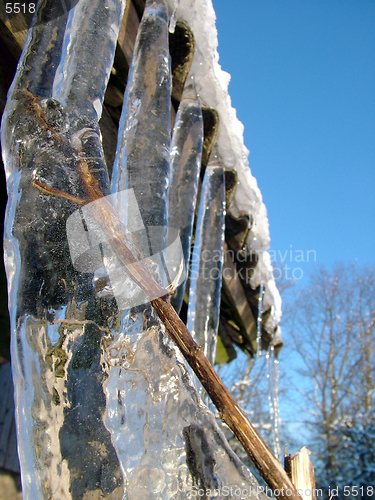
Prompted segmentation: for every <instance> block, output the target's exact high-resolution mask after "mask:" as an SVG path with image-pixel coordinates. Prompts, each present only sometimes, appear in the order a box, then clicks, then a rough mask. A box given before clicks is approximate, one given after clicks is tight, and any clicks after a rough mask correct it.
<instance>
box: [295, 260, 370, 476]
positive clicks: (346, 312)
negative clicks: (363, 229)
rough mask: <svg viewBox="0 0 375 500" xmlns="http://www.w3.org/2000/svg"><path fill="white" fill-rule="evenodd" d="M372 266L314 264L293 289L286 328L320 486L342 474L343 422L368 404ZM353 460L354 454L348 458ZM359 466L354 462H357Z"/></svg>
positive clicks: (362, 411) (358, 415) (352, 420)
mask: <svg viewBox="0 0 375 500" xmlns="http://www.w3.org/2000/svg"><path fill="white" fill-rule="evenodd" d="M374 292H375V269H374V268H370V267H366V268H359V267H358V266H357V265H356V264H336V265H335V266H334V267H333V269H332V271H328V270H327V269H325V268H324V267H320V268H319V269H318V270H317V271H316V272H315V273H314V274H313V275H312V277H311V280H310V283H309V284H308V286H306V288H304V289H302V290H301V291H300V292H298V294H297V298H296V302H295V304H294V305H293V306H292V312H293V314H291V315H290V317H289V320H288V325H287V328H288V330H289V332H290V334H291V337H292V340H293V348H294V349H295V351H296V352H297V353H298V354H299V356H300V358H301V361H302V368H300V369H299V370H298V373H299V375H300V376H302V377H303V378H302V379H300V380H302V381H303V384H304V385H303V389H302V390H301V391H300V392H301V394H302V396H303V397H304V401H305V403H306V404H305V408H306V412H308V414H309V415H307V414H306V416H305V422H306V424H308V425H309V426H310V428H311V429H312V432H313V436H314V438H315V444H316V450H315V451H316V452H317V454H318V457H319V463H318V468H317V469H318V480H319V468H320V470H321V474H320V481H321V483H322V486H328V485H329V484H332V485H334V484H338V483H339V479H340V480H341V479H342V480H343V481H344V482H345V479H346V480H349V479H350V478H342V476H341V471H342V470H343V466H344V465H345V464H344V463H343V461H347V460H349V459H350V458H349V457H348V455H347V454H345V453H343V452H342V450H343V446H342V442H341V441H342V439H343V434H342V433H340V432H338V429H339V428H342V425H343V423H344V422H350V425H355V424H356V422H358V421H359V420H360V419H362V418H363V416H364V415H366V419H367V420H368V418H369V415H370V414H372V412H371V410H373V409H374V366H375V365H374V351H375V347H374V340H375V328H374V325H375V293H374ZM353 460H354V457H353ZM358 467H359V464H358Z"/></svg>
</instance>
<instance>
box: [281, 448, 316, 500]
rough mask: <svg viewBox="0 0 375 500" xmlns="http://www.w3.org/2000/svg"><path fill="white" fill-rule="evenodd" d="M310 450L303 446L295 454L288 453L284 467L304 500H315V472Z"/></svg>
mask: <svg viewBox="0 0 375 500" xmlns="http://www.w3.org/2000/svg"><path fill="white" fill-rule="evenodd" d="M309 455H310V451H309V450H308V449H307V448H306V447H305V446H303V447H302V448H301V449H300V451H298V452H297V453H294V455H286V454H285V458H284V468H285V471H286V473H287V474H288V476H289V477H290V479H291V481H292V483H293V484H294V486H295V487H296V489H297V491H298V493H299V494H300V496H301V497H302V498H303V499H304V500H315V493H314V492H315V474H314V467H313V465H312V463H311V461H310V457H309Z"/></svg>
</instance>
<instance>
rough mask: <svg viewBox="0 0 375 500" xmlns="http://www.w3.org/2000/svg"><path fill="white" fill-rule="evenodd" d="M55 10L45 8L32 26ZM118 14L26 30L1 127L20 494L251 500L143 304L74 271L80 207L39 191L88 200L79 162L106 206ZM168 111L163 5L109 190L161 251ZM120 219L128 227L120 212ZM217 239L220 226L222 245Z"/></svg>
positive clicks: (70, 18) (83, 3) (145, 45)
mask: <svg viewBox="0 0 375 500" xmlns="http://www.w3.org/2000/svg"><path fill="white" fill-rule="evenodd" d="M53 4H54V2H53V1H52V0H51V1H50V2H40V3H39V4H38V9H39V10H38V16H41V17H43V9H53ZM124 4H125V1H121V0H80V2H78V4H77V5H76V6H75V8H73V9H72V10H71V11H70V12H69V13H68V15H67V16H61V17H58V18H56V19H55V20H53V21H51V23H50V24H47V25H43V24H38V25H35V26H34V27H33V28H31V29H30V30H29V33H28V37H27V42H26V45H25V48H24V51H23V54H22V57H21V62H20V65H19V67H18V71H17V74H16V77H15V80H14V83H13V85H12V88H11V90H10V93H9V98H8V102H7V106H6V110H5V113H4V116H3V123H2V147H3V158H4V163H5V167H6V175H7V186H8V195H9V201H8V207H7V216H6V217H7V218H6V231H5V261H6V269H7V276H8V284H9V304H10V316H11V326H12V369H13V378H14V383H15V401H16V407H17V410H16V413H17V414H16V420H17V429H18V446H19V457H20V463H21V471H22V486H23V496H24V498H27V499H30V500H39V499H51V498H53V499H59V500H78V499H80V500H88V499H89V498H92V499H94V498H101V499H106V500H115V499H121V498H122V499H128V500H129V499H137V500H138V499H139V498H142V499H155V500H159V499H175V500H177V499H185V498H190V497H191V496H192V494H191V489H192V488H193V487H197V488H202V489H203V491H207V490H208V489H210V488H220V487H222V486H226V487H228V488H231V487H233V488H241V489H244V488H247V489H248V491H249V493H250V494H249V497H252V498H255V497H256V498H257V497H258V496H259V495H258V494H257V493H256V487H257V483H256V481H255V479H254V478H253V476H252V475H251V473H250V472H249V470H248V469H246V467H245V466H244V465H243V464H242V463H241V462H240V461H239V459H238V458H237V457H236V455H235V454H234V453H233V451H232V450H231V449H230V447H229V445H228V444H227V442H226V440H225V438H224V436H223V434H222V433H221V431H220V430H219V428H218V426H217V423H216V421H215V418H214V416H213V414H212V413H211V412H210V411H209V410H208V409H207V407H206V406H204V405H203V403H202V402H201V400H200V398H199V396H198V394H197V392H196V391H195V390H194V388H193V386H192V383H191V379H190V377H189V375H188V372H187V368H186V366H185V363H184V361H183V360H182V358H181V355H180V354H179V352H178V351H177V349H176V348H175V347H174V345H172V343H171V341H170V340H169V338H168V336H167V335H166V333H165V330H164V327H163V326H162V325H161V324H160V321H159V320H158V319H157V318H156V317H155V315H154V313H153V311H152V309H151V307H150V306H145V305H139V306H137V307H133V308H130V309H122V308H121V307H120V306H119V305H118V303H117V302H116V300H115V296H114V295H113V294H112V293H111V288H110V287H108V282H107V281H106V273H107V271H108V266H107V268H106V267H104V268H103V266H102V267H99V268H97V269H96V270H95V271H93V270H90V272H89V271H87V272H83V271H80V270H77V269H76V268H75V267H74V266H73V263H72V260H71V254H70V250H69V244H68V240H67V229H66V223H67V220H68V218H69V217H70V216H71V215H72V214H73V213H75V212H76V211H77V210H78V206H77V205H76V204H74V203H73V202H72V201H70V200H67V199H62V198H61V197H55V196H51V195H49V194H45V193H43V192H41V191H39V190H38V189H37V188H36V187H35V186H34V185H33V180H38V182H40V183H42V184H48V185H50V186H52V187H54V188H56V189H59V190H61V191H65V192H67V193H69V194H70V195H72V196H75V197H79V198H84V197H85V196H86V192H85V189H84V186H83V184H82V178H81V177H80V174H79V172H78V169H77V164H78V163H79V162H80V161H81V160H82V158H86V159H87V162H88V164H89V167H90V171H91V172H92V173H93V175H94V176H95V178H96V180H97V181H98V184H99V187H100V189H101V191H102V192H103V194H105V195H107V196H108V195H109V194H110V186H109V180H108V174H107V170H106V166H105V162H104V155H103V150H102V146H101V141H100V132H99V127H98V119H99V117H100V115H101V106H102V103H103V96H104V90H105V88H106V85H107V82H108V77H109V73H110V70H111V67H112V62H113V57H114V51H115V47H116V38H117V33H118V30H119V26H120V22H121V19H122V13H123V9H124ZM25 91H28V92H29V93H27V92H25ZM30 93H31V94H30ZM32 94H34V95H35V96H37V98H39V101H38V99H35V98H34V97H33V96H32ZM170 102H171V101H170V70H169V55H168V15H167V9H166V4H165V3H164V1H162V0H157V1H156V0H155V1H148V2H147V4H146V11H145V15H144V18H143V21H142V25H141V28H140V32H139V35H138V37H137V44H136V47H135V50H134V56H133V63H132V68H131V70H130V75H129V81H128V87H127V94H126V100H125V103H124V108H123V109H124V112H123V116H122V118H121V126H120V132H119V134H120V135H119V147H118V151H117V158H116V165H115V170H114V178H113V179H114V180H113V182H112V187H111V189H112V192H119V191H125V190H126V189H128V188H133V189H134V193H135V196H136V200H137V203H138V205H139V207H140V212H141V216H142V219H143V223H144V225H145V226H146V228H147V227H149V226H150V227H151V226H159V227H161V228H164V229H163V230H162V231H160V232H159V233H158V241H156V242H155V246H156V247H160V248H162V247H163V246H165V245H166V244H168V240H167V227H168V188H169V180H170V139H169V137H170V130H169V123H170ZM46 124H48V126H46ZM209 173H210V170H208V174H209ZM220 175H222V174H220ZM221 189H222V188H221V187H220V189H219V191H220V190H221ZM120 198H121V197H120ZM206 202H207V203H208V202H209V199H208V198H207V200H206ZM117 210H118V213H119V217H120V219H121V220H123V221H125V222H126V217H127V215H129V214H128V212H127V206H126V200H125V201H121V199H120V201H118V204H117ZM202 210H203V208H202ZM220 217H221V215H220ZM221 230H222V227H221V226H220V224H219V225H218V226H217V228H216V226H215V231H216V232H217V235H218V234H219V233H220V231H221ZM143 236H144V235H143ZM144 238H145V239H146V240H148V235H147V234H146V236H144ZM146 243H148V242H147V241H146V242H145V244H146ZM150 252H151V250H150ZM102 282H103V283H102ZM214 288H215V290H213V291H212V293H213V294H215V293H217V290H216V286H215V287H214ZM250 489H251V492H250ZM228 497H229V498H230V496H226V498H228ZM232 498H237V496H233V495H232Z"/></svg>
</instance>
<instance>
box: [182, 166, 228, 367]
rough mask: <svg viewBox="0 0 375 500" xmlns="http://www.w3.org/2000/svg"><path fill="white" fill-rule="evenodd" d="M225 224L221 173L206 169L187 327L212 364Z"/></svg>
mask: <svg viewBox="0 0 375 500" xmlns="http://www.w3.org/2000/svg"><path fill="white" fill-rule="evenodd" d="M224 223H225V181H224V171H223V168H222V167H220V166H208V167H207V169H206V172H205V176H204V180H203V186H202V194H201V199H200V203H199V211H198V217H197V227H196V233H195V242H194V250H193V255H192V264H191V270H190V291H189V309H188V322H187V327H188V329H189V330H190V332H191V333H192V335H193V337H194V340H195V341H196V342H197V344H198V345H200V346H202V348H203V351H204V354H205V355H206V356H207V358H208V359H209V361H210V362H211V364H214V362H215V353H216V341H217V329H218V325H219V315H220V296H221V273H222V266H223V247H224V228H225V226H224Z"/></svg>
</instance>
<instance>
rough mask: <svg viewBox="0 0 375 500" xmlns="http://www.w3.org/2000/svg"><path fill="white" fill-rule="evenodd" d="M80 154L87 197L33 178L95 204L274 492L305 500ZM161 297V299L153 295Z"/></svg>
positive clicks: (118, 250)
mask: <svg viewBox="0 0 375 500" xmlns="http://www.w3.org/2000/svg"><path fill="white" fill-rule="evenodd" d="M24 94H25V95H26V96H27V97H28V98H29V99H30V100H32V106H30V107H29V110H32V111H33V112H35V113H36V115H37V117H38V119H39V122H40V123H41V124H42V125H44V126H45V127H46V129H47V130H49V131H50V132H51V134H52V136H53V137H54V138H56V140H57V141H59V142H64V141H66V139H65V138H60V137H59V134H58V133H57V132H55V131H53V130H52V128H51V127H50V125H49V124H48V122H47V120H46V118H45V116H44V114H43V112H42V111H41V110H39V109H38V106H39V103H38V100H37V98H34V96H32V94H30V93H29V92H28V93H26V92H24ZM76 156H77V158H78V161H77V166H78V169H79V173H80V177H81V181H82V184H83V186H84V187H85V190H86V192H87V199H86V200H83V199H81V198H76V197H75V196H72V195H70V194H68V193H65V192H63V191H61V190H59V189H56V188H53V187H51V186H47V185H45V184H42V183H41V182H39V181H38V180H34V183H33V184H34V186H35V187H36V188H38V189H39V190H40V191H41V192H42V193H44V194H46V195H51V196H57V197H59V198H64V199H66V200H69V201H71V202H73V203H77V204H78V205H82V204H83V203H89V202H92V201H95V200H96V201H97V202H96V203H91V204H90V205H89V207H88V208H89V210H90V213H91V215H92V216H93V217H94V218H95V220H96V221H97V222H98V224H100V226H101V228H102V230H103V231H104V232H105V234H106V236H107V237H108V238H109V240H110V241H111V245H112V248H113V250H114V252H115V254H116V256H117V257H118V258H119V260H120V261H121V262H122V264H123V265H124V266H126V269H127V272H128V273H129V275H130V277H131V278H132V279H133V280H134V281H135V283H136V284H137V285H138V286H139V287H140V288H141V289H142V290H143V291H144V292H145V294H146V295H147V296H148V297H150V298H152V299H151V300H150V302H151V305H152V307H153V308H154V310H155V312H156V313H157V315H158V316H159V318H160V320H161V322H162V323H163V324H164V326H165V328H166V330H167V332H168V334H169V336H170V337H171V338H172V340H173V341H174V343H175V344H176V345H177V346H178V348H179V349H180V351H181V353H182V354H183V356H184V357H185V359H186V361H187V362H188V363H189V365H190V366H191V368H192V370H193V371H194V373H195V374H196V376H197V377H198V379H199V381H200V382H201V384H202V386H203V387H204V388H205V390H206V391H207V393H208V395H209V396H210V398H211V400H212V402H213V403H214V405H215V406H216V408H217V409H218V411H219V415H220V418H221V419H222V421H223V422H225V423H226V424H227V425H228V427H229V428H230V429H231V431H232V432H233V434H234V435H235V436H236V437H237V439H238V440H239V441H240V443H241V444H242V446H243V447H244V449H245V451H246V453H247V454H248V455H249V457H250V458H251V460H252V461H253V463H254V465H255V466H256V467H257V469H258V471H259V473H260V474H261V476H262V477H263V479H264V480H265V481H266V483H267V484H268V485H269V487H270V488H272V490H273V491H274V492H275V494H276V496H277V497H278V498H280V499H285V500H292V499H293V500H301V497H300V496H299V495H298V493H297V491H296V489H295V487H294V486H293V484H292V482H291V480H290V479H289V477H288V475H287V474H286V472H285V471H284V469H283V468H282V466H281V465H280V463H279V462H278V461H277V460H276V458H275V457H274V456H273V454H272V453H271V451H270V450H269V448H268V447H267V445H266V444H265V443H264V441H263V440H262V438H261V437H260V436H259V435H258V433H257V432H256V430H255V429H254V427H253V426H252V425H251V423H250V422H249V420H248V419H247V417H246V415H245V414H244V412H243V411H242V410H241V408H240V407H239V406H238V404H237V403H236V401H235V400H234V399H233V397H232V395H231V394H230V392H229V391H228V389H227V388H226V387H225V385H224V384H223V382H222V381H221V380H220V378H219V376H218V375H217V373H216V371H215V370H214V368H213V366H212V365H211V363H210V362H209V361H208V359H207V358H206V356H205V355H204V353H203V351H202V348H201V347H200V346H199V345H198V344H197V343H196V342H195V341H194V339H193V337H192V335H191V333H190V332H189V330H188V329H187V327H186V325H185V324H184V323H183V321H182V320H181V319H180V317H179V316H178V314H177V313H176V311H175V310H174V308H173V307H172V305H171V303H170V301H169V297H168V291H167V290H165V289H163V288H162V287H160V285H158V284H157V283H156V282H155V280H154V279H153V277H152V275H151V272H150V270H149V269H148V267H147V259H145V260H144V261H143V263H141V262H140V261H139V259H136V258H135V256H134V255H133V253H132V251H131V250H130V248H131V247H132V246H134V240H133V239H132V236H131V233H130V232H129V231H128V230H127V229H126V228H125V227H124V226H123V224H122V223H121V222H120V221H119V220H118V218H117V215H116V212H115V210H114V208H113V207H112V205H111V204H110V203H109V202H108V201H107V200H106V198H105V197H104V195H103V193H102V192H101V190H100V188H99V186H98V182H97V180H96V179H95V178H94V177H93V175H92V174H91V172H90V169H89V167H88V163H87V160H86V159H85V158H84V156H83V155H82V153H81V152H80V151H77V150H76ZM153 297H158V298H153Z"/></svg>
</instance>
